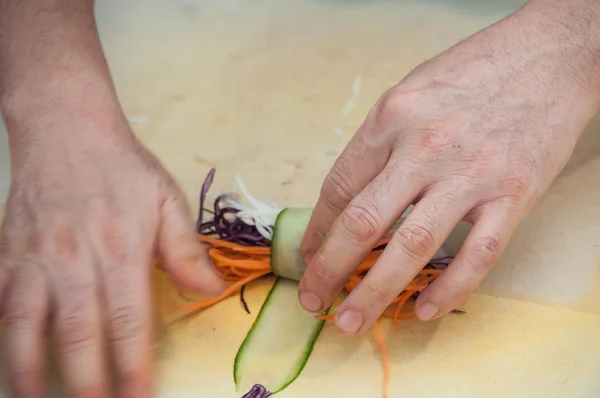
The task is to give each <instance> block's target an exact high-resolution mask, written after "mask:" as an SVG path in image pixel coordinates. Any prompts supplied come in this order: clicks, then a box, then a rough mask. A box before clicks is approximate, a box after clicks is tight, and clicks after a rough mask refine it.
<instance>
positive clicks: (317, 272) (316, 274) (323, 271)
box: [310, 254, 341, 285]
mask: <svg viewBox="0 0 600 398" xmlns="http://www.w3.org/2000/svg"><path fill="white" fill-rule="evenodd" d="M317 256H318V257H319V258H318V261H316V263H315V264H314V266H312V267H311V268H310V273H311V274H312V276H313V278H314V279H315V280H317V281H319V282H320V283H324V284H326V285H334V284H338V283H340V282H339V281H340V279H341V275H340V274H339V273H338V272H337V271H336V270H335V269H334V268H332V267H331V266H330V265H329V264H328V262H327V261H325V260H324V258H323V255H321V254H317Z"/></svg>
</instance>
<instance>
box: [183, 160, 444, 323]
mask: <svg viewBox="0 0 600 398" xmlns="http://www.w3.org/2000/svg"><path fill="white" fill-rule="evenodd" d="M215 172H216V170H215V169H214V168H213V169H211V170H210V172H209V173H208V176H207V178H206V180H205V182H204V184H203V186H202V191H201V193H200V211H199V215H198V221H197V224H196V228H197V232H198V238H199V239H200V240H201V241H203V242H204V243H206V245H207V246H208V252H209V255H210V257H211V258H212V259H213V261H214V262H215V265H216V266H217V268H218V269H219V270H220V271H221V272H222V273H223V277H224V278H225V280H226V281H229V282H231V284H230V286H229V287H228V288H227V289H226V290H225V292H223V294H222V295H221V296H219V297H216V298H213V299H210V300H205V301H200V302H195V303H189V304H184V305H178V306H177V309H178V310H181V311H199V310H202V309H205V308H208V307H210V306H213V305H215V304H216V303H218V302H220V301H222V300H224V299H226V298H228V297H230V296H233V295H235V294H237V293H240V292H241V293H242V295H241V302H242V305H243V306H244V309H245V310H246V312H250V311H249V309H248V306H247V303H246V301H245V300H244V298H243V288H244V287H245V286H246V285H247V284H249V283H250V282H252V281H255V280H257V279H259V278H262V277H263V276H266V275H269V274H271V273H272V270H271V266H270V260H271V248H270V244H271V238H272V234H273V225H274V224H275V219H276V218H277V215H278V214H279V213H280V212H281V209H280V208H278V207H277V206H275V205H273V204H267V203H263V202H261V201H259V200H258V199H256V198H255V197H254V196H253V195H252V194H250V192H249V191H248V190H247V189H246V187H245V185H244V183H243V181H242V180H241V178H240V177H239V176H237V178H236V186H234V188H233V189H232V191H233V192H234V193H228V194H221V195H219V196H217V198H216V199H215V201H214V203H213V205H212V209H209V208H208V207H207V206H206V197H207V194H208V191H209V189H210V186H211V184H212V182H213V181H214V176H215ZM236 187H239V189H240V190H241V191H242V194H243V195H244V196H245V197H246V199H247V201H248V202H250V204H251V205H252V207H251V206H247V205H245V204H243V203H242V202H241V200H239V198H238V197H237V195H236V194H235V191H236ZM205 213H208V214H209V215H212V218H211V219H210V220H209V221H206V220H205ZM388 242H389V238H385V239H382V240H381V241H380V242H379V243H378V244H377V245H376V247H375V248H374V249H373V251H372V252H371V253H370V254H369V255H368V256H367V257H366V258H365V259H364V260H363V262H362V263H361V264H360V266H359V267H358V268H357V270H356V271H355V272H354V274H353V275H352V276H351V277H350V279H349V281H348V283H347V284H346V286H345V288H346V290H347V291H349V292H350V291H352V290H353V289H354V288H356V286H358V284H359V283H360V282H361V281H362V279H363V278H364V277H365V275H366V274H367V272H368V271H369V269H370V268H371V267H372V266H373V264H375V262H376V261H377V259H378V258H379V256H380V255H381V254H382V253H383V251H384V249H385V248H386V245H387V243H388ZM450 260H452V257H450V256H444V257H440V258H434V259H432V260H431V261H430V262H429V263H428V264H427V265H426V266H425V268H423V269H422V270H421V271H420V272H419V274H418V275H417V276H416V277H415V278H414V279H413V280H412V282H411V283H410V284H409V285H408V286H407V287H406V288H405V289H404V291H403V292H402V293H401V294H400V295H398V297H396V298H395V299H394V300H393V302H392V304H391V306H390V307H389V308H388V309H387V310H386V311H385V312H384V313H383V314H382V316H383V317H386V318H391V319H392V320H393V322H394V324H395V325H396V326H397V327H398V326H399V320H401V319H408V318H412V317H414V316H415V314H414V312H413V311H411V310H409V311H403V310H404V309H405V307H406V304H407V303H408V302H409V300H410V299H411V298H416V297H417V296H418V295H419V294H420V293H421V292H422V291H423V290H424V289H425V288H426V287H427V286H428V285H429V284H430V283H431V282H432V281H433V280H434V279H435V278H436V277H437V276H438V275H440V273H441V272H442V270H443V269H444V268H445V267H446V265H447V264H448V263H449V262H450ZM322 318H323V319H332V318H333V315H332V314H330V315H327V316H324V317H322Z"/></svg>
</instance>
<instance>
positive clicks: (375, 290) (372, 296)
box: [363, 282, 393, 306]
mask: <svg viewBox="0 0 600 398" xmlns="http://www.w3.org/2000/svg"><path fill="white" fill-rule="evenodd" d="M363 284H364V289H365V292H366V295H367V298H366V300H365V302H366V303H377V304H383V305H387V304H389V303H390V302H391V301H392V300H393V294H391V293H390V292H388V291H386V290H384V289H382V287H381V286H379V285H375V284H372V283H365V282H363ZM369 306H371V305H369Z"/></svg>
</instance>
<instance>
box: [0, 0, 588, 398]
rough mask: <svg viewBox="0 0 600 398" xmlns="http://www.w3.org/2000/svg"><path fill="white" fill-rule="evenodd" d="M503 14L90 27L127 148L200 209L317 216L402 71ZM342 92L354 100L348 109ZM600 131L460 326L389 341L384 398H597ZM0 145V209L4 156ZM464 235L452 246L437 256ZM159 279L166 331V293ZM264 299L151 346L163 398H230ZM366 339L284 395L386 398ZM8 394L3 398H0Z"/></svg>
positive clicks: (133, 17) (445, 11) (319, 350)
mask: <svg viewBox="0 0 600 398" xmlns="http://www.w3.org/2000/svg"><path fill="white" fill-rule="evenodd" d="M519 4H520V2H514V1H512V2H511V1H503V2H501V1H498V2H493V1H475V0H473V1H437V0H429V1H410V0H398V1H384V0H373V1H360V0H353V1H351V0H347V1H344V0H319V1H317V0H309V1H306V0H304V1H300V0H285V1H269V0H256V1H252V2H249V1H242V0H129V1H127V2H123V1H117V0H105V1H101V2H97V16H98V21H99V26H100V31H101V36H102V41H103V44H104V46H105V49H106V53H107V57H108V60H109V64H110V66H111V69H112V71H113V76H114V79H115V82H116V85H117V88H118V91H119V96H120V99H121V101H122V104H123V107H124V109H125V112H126V114H127V115H128V117H129V119H130V121H131V123H132V126H133V128H134V130H135V132H136V134H137V135H138V136H139V137H140V139H141V140H142V141H143V142H144V143H145V144H146V145H147V146H148V147H149V148H150V149H151V150H152V151H154V152H155V153H156V154H157V156H158V157H159V158H160V159H161V161H163V163H164V164H165V166H166V167H167V168H168V169H169V170H170V171H171V172H172V173H173V175H174V176H175V177H176V178H177V180H178V181H179V182H180V183H181V185H182V187H183V188H184V190H185V192H186V194H187V196H188V198H189V200H190V204H191V205H192V206H193V208H194V209H195V208H196V206H197V201H198V193H199V190H200V186H201V184H202V182H203V180H204V177H205V175H206V173H207V172H208V170H209V168H210V167H211V166H212V165H214V166H216V168H217V176H216V181H215V184H214V189H215V190H220V191H225V190H227V189H228V188H229V187H230V185H231V183H232V181H233V178H234V175H235V173H240V175H241V176H242V177H243V179H244V181H245V182H246V185H247V186H248V188H249V189H250V190H251V191H252V192H254V193H255V194H256V195H257V196H258V197H260V198H261V199H264V200H267V201H273V202H275V203H277V204H278V205H280V206H282V207H283V206H312V205H313V204H314V202H315V200H316V197H317V194H318V192H319V188H320V184H321V182H322V180H323V178H324V176H325V174H326V172H327V171H328V170H329V168H330V167H331V165H332V163H333V162H334V160H335V158H336V156H337V155H338V154H339V153H340V152H341V150H342V148H343V147H344V145H345V143H346V142H347V141H348V139H349V138H350V137H351V136H352V134H353V133H354V131H355V130H356V128H357V127H358V126H359V124H360V123H361V122H362V121H363V119H364V117H365V115H366V113H367V112H368V110H369V108H370V107H371V106H372V105H373V103H374V102H375V101H376V100H377V98H378V97H379V95H381V94H382V93H383V91H384V90H386V89H387V88H388V87H390V86H392V85H393V84H395V83H397V82H398V81H399V80H401V79H402V78H403V76H405V75H406V74H407V73H408V72H409V71H410V70H411V69H412V68H414V67H415V66H417V65H418V64H420V63H421V62H423V61H425V60H426V59H428V58H429V57H431V56H433V55H435V54H437V53H439V52H441V51H443V50H444V49H446V48H447V47H449V46H451V45H452V44H454V43H456V42H457V41H459V40H461V39H463V38H465V37H467V36H469V35H470V34H472V33H474V32H476V31H477V30H479V29H481V28H483V27H485V26H487V25H489V24H491V23H493V22H495V21H496V20H498V19H500V18H502V17H503V16H504V15H507V14H508V13H510V12H511V11H512V10H514V9H515V8H516V7H518V6H519ZM353 90H354V94H355V95H353ZM598 130H600V119H596V120H594V121H593V122H592V123H591V125H590V126H589V127H588V129H587V131H586V133H585V134H584V136H583V138H582V140H581V142H580V144H579V145H578V147H577V149H576V151H575V153H574V155H573V158H572V160H571V162H570V163H569V165H568V166H567V167H566V169H565V170H564V171H563V173H562V174H561V175H560V176H559V178H558V179H557V180H556V182H555V183H554V184H553V186H552V187H551V188H550V190H549V191H548V193H547V194H546V195H545V196H544V198H543V199H542V201H541V202H540V203H539V204H538V205H537V206H536V207H535V209H534V210H533V211H532V213H531V214H530V215H529V216H528V217H527V219H526V220H525V221H524V222H523V224H522V225H521V227H520V228H519V229H518V230H517V232H516V234H515V236H514V238H513V239H512V241H511V244H510V246H509V247H508V249H507V251H506V253H505V254H504V255H503V256H502V259H501V260H500V262H499V264H498V265H497V266H496V267H495V269H494V270H493V271H492V273H491V275H490V276H489V277H488V278H487V279H486V281H485V282H484V283H483V284H482V286H481V288H480V290H479V291H478V293H477V294H475V295H474V296H473V297H472V298H471V299H470V300H469V302H468V303H467V304H466V305H465V308H464V309H465V310H466V311H467V314H465V315H463V316H452V317H446V318H444V319H442V320H440V321H436V322H431V323H422V322H418V321H406V322H403V323H401V326H400V329H399V330H394V329H393V328H392V327H391V325H389V324H386V325H384V327H385V329H386V332H387V340H388V344H389V345H390V351H391V356H392V382H391V386H390V391H391V394H390V397H404V396H417V397H430V396H431V397H439V396H443V397H505V396H512V397H598V396H600V379H598V377H597V375H598V374H600V359H599V358H600V355H599V354H600V346H599V345H598V344H597V343H596V342H597V339H598V336H599V335H600V279H599V277H598V270H599V266H600V241H599V240H598V236H600V233H599V232H600V226H599V223H598V220H600V201H599V200H598V198H599V197H600V183H599V182H598V178H597V177H594V175H597V173H598V172H599V171H600V131H598ZM6 146H7V145H6V142H5V136H4V134H3V133H2V132H0V198H2V197H3V196H4V195H5V193H6V190H7V186H8V153H7V152H8V151H7V148H6ZM463 235H464V231H463V230H462V229H460V228H459V229H457V231H456V233H455V234H454V236H453V238H452V239H450V240H449V242H448V244H447V249H448V250H449V251H451V252H452V251H455V250H456V249H457V247H458V245H459V244H460V239H461V237H462V236H463ZM162 279H163V278H162V276H161V275H160V274H159V273H157V275H156V282H157V303H158V307H159V308H158V309H159V313H160V319H161V320H166V319H169V318H171V317H173V316H175V315H174V314H173V313H171V312H169V311H168V310H167V309H166V307H164V298H165V296H166V295H168V294H173V290H172V288H171V287H170V286H169V284H168V283H167V282H165V281H163V280H162ZM269 286H270V280H266V281H263V282H260V283H258V284H257V285H255V286H252V287H250V288H249V289H248V300H249V303H250V306H251V309H252V310H253V312H252V315H247V314H246V313H245V312H243V310H241V309H240V306H239V302H238V301H237V299H236V298H232V299H231V300H228V301H226V302H223V303H221V304H219V305H218V306H217V307H214V308H211V309H209V310H207V311H205V312H203V313H202V314H200V315H198V316H197V317H196V318H194V319H192V320H191V321H190V322H188V323H185V324H182V325H181V326H179V327H177V328H175V329H173V330H170V331H169V332H168V333H166V334H165V335H163V337H162V339H161V341H160V342H159V350H158V352H159V356H158V358H159V362H158V365H159V366H158V378H157V386H158V389H159V395H160V396H161V397H177V398H178V397H198V396H203V397H204V396H206V397H219V398H220V397H224V398H228V397H231V398H234V397H238V398H239V397H240V396H241V395H242V394H241V393H236V392H235V390H234V386H233V381H232V375H231V373H232V365H233V357H234V356H235V352H236V350H237V348H238V346H239V344H240V343H241V341H242V339H243V337H244V335H245V333H246V332H247V330H248V329H249V327H250V325H251V323H252V321H253V319H254V317H255V315H256V313H257V312H258V309H259V308H260V303H261V302H262V301H263V300H264V297H265V295H266V292H267V291H268V288H269ZM380 388H381V367H380V363H379V359H378V356H377V352H376V350H374V348H373V344H372V341H371V339H370V337H369V335H365V336H363V337H360V338H359V337H345V336H342V335H340V334H339V333H338V332H337V331H336V329H335V328H334V327H333V326H331V325H326V327H325V329H324V331H323V333H322V335H321V337H320V339H319V341H318V342H317V345H316V346H315V350H314V352H313V355H312V357H311V359H310V361H309V363H308V365H307V367H306V368H305V370H304V372H303V374H302V375H301V376H300V377H299V378H298V380H297V381H296V382H295V383H293V384H292V385H291V386H290V387H289V388H288V389H286V390H284V391H283V392H282V393H281V394H278V395H280V396H281V397H282V398H285V397H290V398H296V397H305V396H310V397H316V398H320V397H331V396H333V397H337V396H347V397H379V396H381V389H380ZM0 395H1V394H0Z"/></svg>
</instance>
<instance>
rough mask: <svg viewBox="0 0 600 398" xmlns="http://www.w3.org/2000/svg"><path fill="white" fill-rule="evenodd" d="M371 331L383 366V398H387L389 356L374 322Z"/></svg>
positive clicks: (377, 325)
mask: <svg viewBox="0 0 600 398" xmlns="http://www.w3.org/2000/svg"><path fill="white" fill-rule="evenodd" d="M371 331H372V332H373V338H374V340H375V344H377V349H378V350H379V355H380V356H381V364H382V366H383V386H382V388H383V398H387V396H388V386H389V384H390V377H391V365H390V355H389V353H388V349H387V347H386V345H385V338H384V337H383V332H382V331H381V327H380V326H379V324H378V323H377V322H375V323H374V324H373V325H372V326H371Z"/></svg>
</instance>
